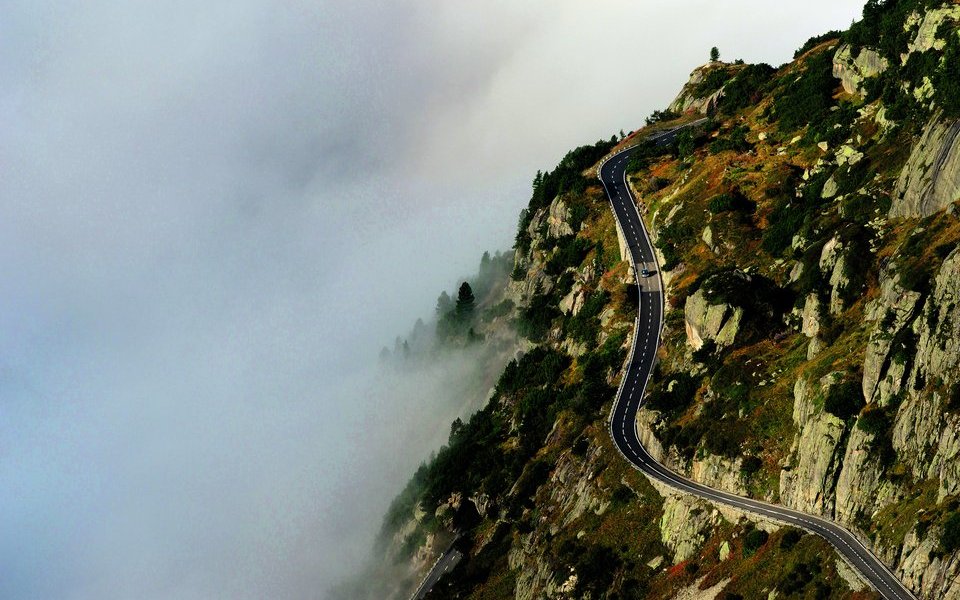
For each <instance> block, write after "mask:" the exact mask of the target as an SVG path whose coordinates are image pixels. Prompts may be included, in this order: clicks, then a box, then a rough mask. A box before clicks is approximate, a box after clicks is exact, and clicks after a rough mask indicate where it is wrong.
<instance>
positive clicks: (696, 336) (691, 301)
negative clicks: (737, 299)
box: [683, 288, 743, 350]
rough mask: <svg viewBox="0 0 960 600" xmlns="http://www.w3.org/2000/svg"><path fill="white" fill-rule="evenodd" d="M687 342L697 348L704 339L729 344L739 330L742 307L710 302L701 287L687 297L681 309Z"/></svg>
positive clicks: (719, 344)
mask: <svg viewBox="0 0 960 600" xmlns="http://www.w3.org/2000/svg"><path fill="white" fill-rule="evenodd" d="M683 315H684V327H685V329H686V332H687V342H688V343H689V344H690V345H691V346H692V347H693V349H694V350H699V349H700V348H701V347H702V346H703V343H704V342H705V341H706V340H713V341H714V342H716V344H717V345H718V346H731V345H733V343H734V341H735V340H736V337H737V332H738V331H739V330H740V320H741V319H742V318H743V309H742V308H739V307H735V306H730V305H729V304H710V302H709V301H708V300H707V298H706V296H705V295H704V292H703V289H702V288H701V289H699V290H697V291H696V293H694V294H691V295H690V296H688V297H687V302H686V304H685V305H684V309H683Z"/></svg>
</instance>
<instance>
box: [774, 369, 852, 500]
mask: <svg viewBox="0 0 960 600" xmlns="http://www.w3.org/2000/svg"><path fill="white" fill-rule="evenodd" d="M838 381H839V374H837V373H831V374H829V375H827V376H825V377H823V378H822V379H821V380H820V382H819V384H818V385H815V386H811V385H810V384H808V382H807V381H806V380H805V379H803V378H800V379H798V380H797V382H796V384H795V385H794V405H793V421H794V423H795V424H796V425H797V428H798V430H799V434H798V436H797V440H796V442H795V448H794V466H793V468H792V469H784V470H783V471H782V472H781V474H780V500H781V501H782V502H783V503H784V504H786V505H787V506H791V507H793V508H796V509H798V510H802V511H805V512H811V513H815V514H822V515H830V514H831V513H832V512H833V487H834V478H835V476H836V474H837V471H838V470H839V468H840V466H841V460H842V459H843V446H842V445H841V444H842V442H843V434H844V425H843V422H842V421H841V420H840V419H838V418H837V417H835V416H834V415H832V414H830V413H828V412H825V411H824V410H823V409H822V408H821V407H820V406H817V403H815V402H814V396H815V395H817V394H821V395H822V394H826V393H827V391H828V390H829V388H830V386H831V385H833V384H835V383H837V382H838Z"/></svg>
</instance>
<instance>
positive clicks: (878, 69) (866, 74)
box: [833, 44, 890, 96]
mask: <svg viewBox="0 0 960 600" xmlns="http://www.w3.org/2000/svg"><path fill="white" fill-rule="evenodd" d="M889 66H890V65H889V64H888V63H887V59H885V58H883V57H882V56H880V54H879V53H878V52H877V51H876V50H873V49H871V48H861V49H860V51H859V53H858V54H857V56H856V58H854V56H853V49H852V48H851V47H850V45H849V44H844V45H842V46H840V47H839V48H838V49H837V53H836V54H834V56H833V76H834V77H836V78H837V79H839V80H840V83H841V84H842V85H843V89H844V91H845V92H847V93H848V94H854V95H858V96H862V95H863V92H864V90H863V82H864V80H866V79H870V78H872V77H876V76H877V75H880V74H881V73H883V72H884V71H886V70H887V68H888V67H889Z"/></svg>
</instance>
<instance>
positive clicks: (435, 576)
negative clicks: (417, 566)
mask: <svg viewBox="0 0 960 600" xmlns="http://www.w3.org/2000/svg"><path fill="white" fill-rule="evenodd" d="M461 558H463V554H461V553H460V551H459V550H457V549H456V548H454V547H453V545H451V546H450V547H449V548H448V549H447V551H446V552H444V553H443V554H441V555H440V560H438V561H437V563H436V564H435V565H433V568H432V569H430V572H429V573H427V576H426V577H425V578H424V579H423V581H422V582H420V587H418V588H417V591H416V593H415V594H414V595H413V596H411V600H421V599H422V598H424V597H425V596H426V595H427V594H428V593H429V592H430V590H432V589H433V586H435V585H437V582H438V581H440V578H441V577H443V576H444V575H446V574H447V573H449V572H450V571H452V570H453V568H454V567H456V566H457V563H459V562H460V559H461Z"/></svg>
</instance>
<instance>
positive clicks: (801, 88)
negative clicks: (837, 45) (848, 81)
mask: <svg viewBox="0 0 960 600" xmlns="http://www.w3.org/2000/svg"><path fill="white" fill-rule="evenodd" d="M837 85H838V83H837V80H836V79H835V78H834V77H833V55H832V54H831V53H829V52H820V53H819V54H816V55H814V56H810V57H809V58H807V61H806V68H805V69H804V70H803V72H802V73H800V75H799V76H798V77H797V78H796V79H793V80H792V81H789V82H788V83H787V84H786V85H785V86H784V87H783V90H782V92H781V93H780V94H779V95H778V96H777V98H776V100H774V103H773V116H774V117H775V118H776V119H777V120H778V121H779V122H780V129H781V130H785V131H794V130H797V129H801V128H803V127H804V126H805V125H807V124H808V123H816V122H817V121H820V120H822V119H824V118H825V117H826V115H827V113H828V112H829V111H830V107H831V106H833V104H834V103H833V91H834V90H835V89H836V88H837Z"/></svg>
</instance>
